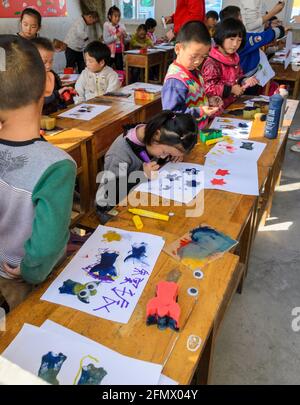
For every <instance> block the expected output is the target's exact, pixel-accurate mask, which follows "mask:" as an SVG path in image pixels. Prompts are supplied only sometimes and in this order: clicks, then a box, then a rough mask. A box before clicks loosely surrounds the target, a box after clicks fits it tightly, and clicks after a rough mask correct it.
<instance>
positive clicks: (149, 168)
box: [143, 162, 159, 180]
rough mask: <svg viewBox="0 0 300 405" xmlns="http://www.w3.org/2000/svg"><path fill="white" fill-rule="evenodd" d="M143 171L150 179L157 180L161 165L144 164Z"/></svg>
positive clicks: (153, 163)
mask: <svg viewBox="0 0 300 405" xmlns="http://www.w3.org/2000/svg"><path fill="white" fill-rule="evenodd" d="M143 170H144V173H145V175H146V177H147V178H148V179H150V180H155V179H156V178H157V177H158V170H159V165H158V164H157V162H149V163H144V164H143Z"/></svg>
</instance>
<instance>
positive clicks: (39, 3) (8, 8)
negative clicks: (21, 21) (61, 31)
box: [0, 0, 67, 18]
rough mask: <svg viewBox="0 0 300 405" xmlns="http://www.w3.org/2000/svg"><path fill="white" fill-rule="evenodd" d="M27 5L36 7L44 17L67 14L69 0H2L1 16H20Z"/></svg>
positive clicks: (0, 0)
mask: <svg viewBox="0 0 300 405" xmlns="http://www.w3.org/2000/svg"><path fill="white" fill-rule="evenodd" d="M26 7H32V8H35V9H36V10H38V11H39V12H40V14H41V15H42V17H66V16H67V0H29V1H24V0H0V18H13V17H15V18H19V17H20V15H21V13H22V11H23V10H24V8H26Z"/></svg>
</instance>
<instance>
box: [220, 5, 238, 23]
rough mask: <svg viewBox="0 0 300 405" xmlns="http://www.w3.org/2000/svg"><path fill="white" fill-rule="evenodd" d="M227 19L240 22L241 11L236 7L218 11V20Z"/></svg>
mask: <svg viewBox="0 0 300 405" xmlns="http://www.w3.org/2000/svg"><path fill="white" fill-rule="evenodd" d="M227 18H235V19H236V20H241V21H242V14H241V9H240V8H239V7H237V6H227V7H225V8H223V10H221V11H220V20H221V21H223V20H226V19H227Z"/></svg>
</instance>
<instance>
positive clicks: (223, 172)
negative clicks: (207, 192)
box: [216, 169, 230, 176]
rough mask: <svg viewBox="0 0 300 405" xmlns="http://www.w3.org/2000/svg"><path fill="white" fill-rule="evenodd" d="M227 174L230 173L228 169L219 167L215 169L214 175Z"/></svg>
mask: <svg viewBox="0 0 300 405" xmlns="http://www.w3.org/2000/svg"><path fill="white" fill-rule="evenodd" d="M228 174H230V171H229V170H223V169H219V170H217V171H216V176H227V175H228Z"/></svg>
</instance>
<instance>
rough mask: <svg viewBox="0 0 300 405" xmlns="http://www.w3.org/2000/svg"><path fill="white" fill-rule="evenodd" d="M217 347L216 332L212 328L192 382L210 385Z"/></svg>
mask: <svg viewBox="0 0 300 405" xmlns="http://www.w3.org/2000/svg"><path fill="white" fill-rule="evenodd" d="M214 348H215V332H214V328H212V330H211V332H210V335H209V337H208V339H207V341H206V344H205V347H204V349H203V353H202V355H201V358H200V361H199V363H198V366H197V370H196V372H195V374H194V378H193V381H192V384H196V385H208V384H209V383H210V379H211V370H212V363H213V353H214Z"/></svg>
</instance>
